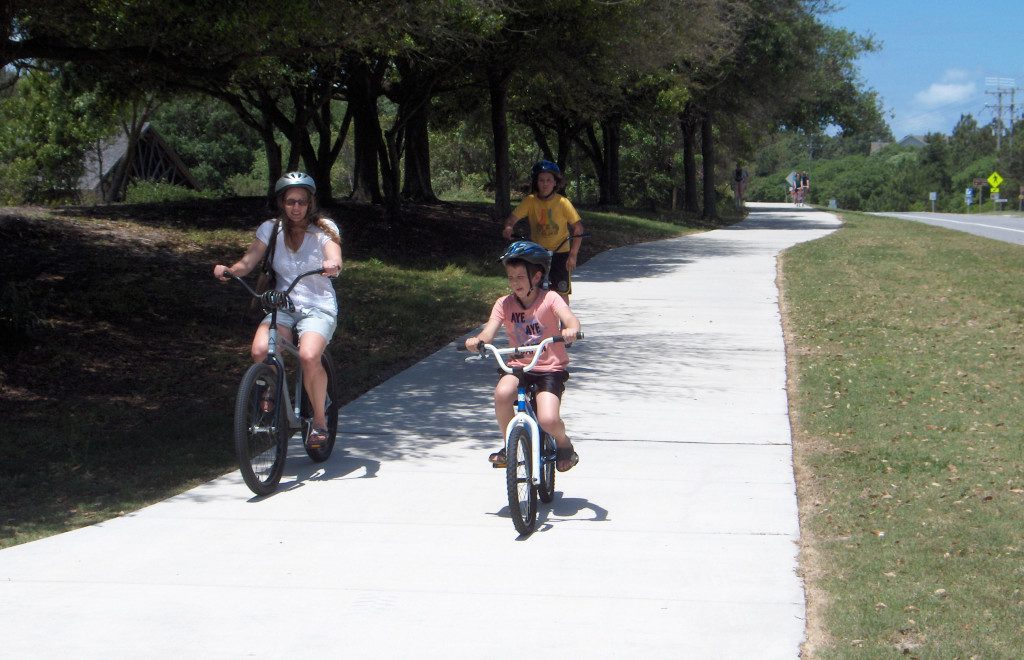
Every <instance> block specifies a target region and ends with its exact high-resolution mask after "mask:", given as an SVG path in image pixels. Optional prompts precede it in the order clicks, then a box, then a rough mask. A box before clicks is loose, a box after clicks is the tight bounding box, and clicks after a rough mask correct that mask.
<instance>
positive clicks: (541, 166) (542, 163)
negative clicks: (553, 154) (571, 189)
mask: <svg viewBox="0 0 1024 660" xmlns="http://www.w3.org/2000/svg"><path fill="white" fill-rule="evenodd" d="M541 172H551V173H552V174H554V175H555V176H561V174H562V169H561V168H560V167H558V164H557V163H552V162H551V161H550V160H538V161H537V162H536V163H534V164H533V176H537V175H538V174H540V173H541Z"/></svg>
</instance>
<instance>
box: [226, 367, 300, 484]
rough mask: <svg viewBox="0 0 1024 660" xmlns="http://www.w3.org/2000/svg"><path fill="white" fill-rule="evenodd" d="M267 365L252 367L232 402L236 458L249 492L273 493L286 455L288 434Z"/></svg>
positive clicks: (272, 376) (274, 375)
mask: <svg viewBox="0 0 1024 660" xmlns="http://www.w3.org/2000/svg"><path fill="white" fill-rule="evenodd" d="M287 426H288V424H287V422H286V421H285V416H284V408H283V406H282V404H281V397H280V396H279V393H278V391H277V374H276V373H275V372H274V369H273V368H272V367H270V365H266V364H254V365H252V366H251V367H249V370H248V371H246V372H245V376H243V377H242V384H241V385H239V387H238V398H237V399H236V400H235V454H236V455H237V457H238V467H239V469H240V470H241V471H242V478H243V479H244V480H245V485H246V486H248V487H249V490H251V491H252V492H254V493H256V494H257V495H268V494H270V493H272V492H274V489H275V488H276V487H277V484H278V482H279V481H281V473H282V472H283V471H284V459H285V457H286V456H287V455H288V430H287Z"/></svg>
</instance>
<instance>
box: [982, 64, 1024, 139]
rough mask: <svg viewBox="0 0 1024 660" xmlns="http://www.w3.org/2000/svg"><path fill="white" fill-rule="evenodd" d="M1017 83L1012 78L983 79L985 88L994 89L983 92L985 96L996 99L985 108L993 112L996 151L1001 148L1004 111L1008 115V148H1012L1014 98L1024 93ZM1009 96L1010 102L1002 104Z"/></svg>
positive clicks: (1004, 129) (1003, 130)
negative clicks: (988, 95)
mask: <svg viewBox="0 0 1024 660" xmlns="http://www.w3.org/2000/svg"><path fill="white" fill-rule="evenodd" d="M1016 85H1017V81H1016V80H1014V79H1013V78H998V77H992V78H985V86H986V87H995V90H994V91H989V90H985V93H986V94H991V95H993V96H995V97H996V102H995V103H994V104H988V105H986V106H985V107H986V108H988V109H989V110H995V113H994V115H995V119H996V121H995V124H996V126H995V133H996V151H997V152H998V151H999V149H1000V148H1001V147H1002V139H1003V133H1005V132H1006V124H1005V123H1004V122H1003V114H1004V110H1005V111H1008V112H1009V114H1010V121H1009V124H1010V131H1009V137H1010V146H1011V147H1012V146H1013V123H1014V113H1015V111H1016V97H1017V92H1024V88H1020V87H1017V86H1016ZM1004 96H1009V97H1010V102H1009V103H1008V104H1004V103H1003V97H1004Z"/></svg>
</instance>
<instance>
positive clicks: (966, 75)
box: [942, 69, 971, 83]
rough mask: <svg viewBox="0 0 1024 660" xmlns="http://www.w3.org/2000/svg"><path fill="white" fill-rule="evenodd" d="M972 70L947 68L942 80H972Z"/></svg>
mask: <svg viewBox="0 0 1024 660" xmlns="http://www.w3.org/2000/svg"><path fill="white" fill-rule="evenodd" d="M970 78H971V72H970V71H968V70H967V69H946V73H944V74H942V82H947V83H951V82H958V81H961V80H970Z"/></svg>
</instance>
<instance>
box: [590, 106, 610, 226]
mask: <svg viewBox="0 0 1024 660" xmlns="http://www.w3.org/2000/svg"><path fill="white" fill-rule="evenodd" d="M586 133H587V142H586V144H589V147H587V146H584V151H585V152H586V153H587V155H588V156H590V162H591V163H593V165H594V172H595V173H596V174H597V203H598V205H599V206H608V205H609V204H610V203H611V202H610V199H611V198H610V197H609V195H608V191H609V189H610V182H609V181H608V154H606V153H605V152H604V149H603V148H602V143H603V142H604V138H603V137H602V139H601V140H600V141H599V140H598V139H597V132H596V131H595V130H594V127H593V125H591V126H587V130H586Z"/></svg>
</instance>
